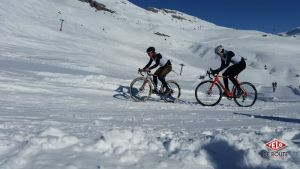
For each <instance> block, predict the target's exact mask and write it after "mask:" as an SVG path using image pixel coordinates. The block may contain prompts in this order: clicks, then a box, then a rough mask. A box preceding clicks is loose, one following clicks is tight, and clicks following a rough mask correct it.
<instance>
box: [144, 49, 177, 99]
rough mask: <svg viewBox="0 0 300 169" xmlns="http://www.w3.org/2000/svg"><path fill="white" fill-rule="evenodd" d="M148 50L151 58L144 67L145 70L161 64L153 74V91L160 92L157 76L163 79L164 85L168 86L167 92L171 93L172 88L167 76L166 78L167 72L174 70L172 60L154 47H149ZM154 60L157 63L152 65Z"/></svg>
mask: <svg viewBox="0 0 300 169" xmlns="http://www.w3.org/2000/svg"><path fill="white" fill-rule="evenodd" d="M146 52H147V54H148V56H149V58H150V60H149V62H148V64H147V65H146V66H145V67H144V68H143V70H144V71H147V72H148V71H150V70H151V69H154V68H156V67H157V66H159V68H158V69H157V70H156V71H155V73H154V76H153V82H154V84H155V86H154V90H153V93H155V94H158V90H157V78H158V79H159V80H160V81H161V83H162V84H163V86H165V87H166V91H165V92H166V93H169V92H170V91H171V89H170V88H169V87H168V85H167V82H166V79H165V78H166V76H167V74H168V73H170V72H171V71H172V64H171V61H170V60H169V59H166V58H164V57H162V55H161V54H160V53H156V52H155V48H154V47H149V48H148V49H147V51H146ZM153 61H154V62H155V64H154V65H153V66H151V64H152V62H153ZM150 66H151V67H150Z"/></svg>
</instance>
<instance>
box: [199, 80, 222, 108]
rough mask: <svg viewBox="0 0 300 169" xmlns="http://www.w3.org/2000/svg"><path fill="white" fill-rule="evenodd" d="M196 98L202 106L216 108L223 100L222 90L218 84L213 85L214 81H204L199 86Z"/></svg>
mask: <svg viewBox="0 0 300 169" xmlns="http://www.w3.org/2000/svg"><path fill="white" fill-rule="evenodd" d="M212 85H213V87H211V86H212ZM195 96H196V99H197V101H198V103H200V104H201V105H203V106H215V105H217V104H218V103H219V102H220V101H221V99H222V90H221V87H220V86H219V85H218V84H213V81H203V82H201V83H200V84H199V85H198V86H197V88H196V90H195Z"/></svg>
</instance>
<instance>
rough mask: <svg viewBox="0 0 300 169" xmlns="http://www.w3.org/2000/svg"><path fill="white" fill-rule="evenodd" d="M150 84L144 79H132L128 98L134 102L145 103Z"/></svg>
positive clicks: (148, 95) (149, 93) (150, 89)
mask: <svg viewBox="0 0 300 169" xmlns="http://www.w3.org/2000/svg"><path fill="white" fill-rule="evenodd" d="M150 83H151V82H150V81H149V80H147V79H146V78H144V77H138V78H136V79H134V80H133V81H132V82H131V84H130V96H131V98H132V99H133V100H135V101H138V102H140V101H146V100H148V99H149V97H150V95H151V91H152V87H151V84H150Z"/></svg>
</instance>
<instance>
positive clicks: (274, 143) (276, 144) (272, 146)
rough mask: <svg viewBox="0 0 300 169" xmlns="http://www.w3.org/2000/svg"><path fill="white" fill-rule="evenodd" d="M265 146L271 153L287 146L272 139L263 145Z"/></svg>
mask: <svg viewBox="0 0 300 169" xmlns="http://www.w3.org/2000/svg"><path fill="white" fill-rule="evenodd" d="M265 146H266V147H267V148H269V149H271V150H273V151H278V150H282V149H285V148H286V147H287V145H286V144H285V143H284V142H282V141H280V140H278V139H273V140H271V141H269V142H268V143H267V144H265Z"/></svg>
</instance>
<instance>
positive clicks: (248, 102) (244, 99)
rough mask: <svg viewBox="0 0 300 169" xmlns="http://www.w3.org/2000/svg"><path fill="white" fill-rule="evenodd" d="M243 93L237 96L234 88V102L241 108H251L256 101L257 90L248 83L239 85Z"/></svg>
mask: <svg viewBox="0 0 300 169" xmlns="http://www.w3.org/2000/svg"><path fill="white" fill-rule="evenodd" d="M240 86H241V89H242V90H243V93H242V95H241V96H237V90H236V88H234V89H233V96H234V102H235V103H236V104H237V105H239V106H241V107H251V106H253V105H254V103H255V102H256V99H257V90H256V88H255V86H254V85H253V84H251V83H249V82H242V83H240Z"/></svg>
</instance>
